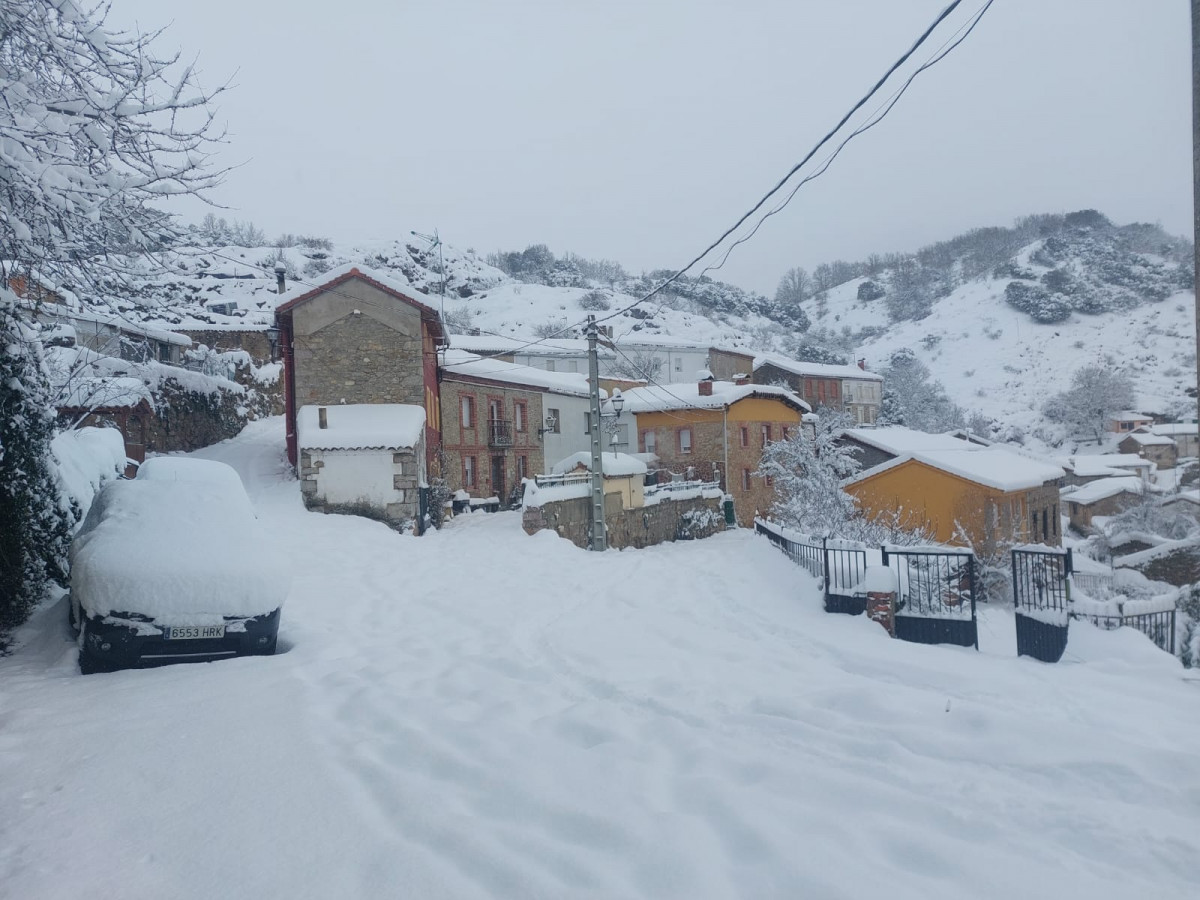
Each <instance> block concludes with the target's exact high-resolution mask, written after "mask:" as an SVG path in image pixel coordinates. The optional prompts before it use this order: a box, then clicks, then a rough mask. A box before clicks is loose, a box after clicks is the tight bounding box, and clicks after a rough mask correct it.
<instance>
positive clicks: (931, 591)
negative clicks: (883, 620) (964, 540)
mask: <svg viewBox="0 0 1200 900" xmlns="http://www.w3.org/2000/svg"><path fill="white" fill-rule="evenodd" d="M883 564H884V565H885V566H889V567H891V568H892V569H894V570H895V572H896V576H897V580H898V581H899V586H900V591H899V595H898V596H897V598H896V637H898V638H900V639H901V640H905V641H914V642H916V643H918V644H958V645H959V646H961V647H974V648H975V649H976V650H978V649H979V629H978V627H977V625H976V621H975V557H974V556H973V555H972V554H971V553H970V552H968V551H952V550H949V551H948V550H931V549H907V548H903V547H898V548H895V549H892V548H889V547H884V548H883Z"/></svg>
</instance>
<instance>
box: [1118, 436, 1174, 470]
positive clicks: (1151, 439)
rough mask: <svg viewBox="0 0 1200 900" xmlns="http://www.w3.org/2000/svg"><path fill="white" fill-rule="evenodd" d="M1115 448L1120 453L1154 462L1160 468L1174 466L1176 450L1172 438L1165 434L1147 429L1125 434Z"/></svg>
mask: <svg viewBox="0 0 1200 900" xmlns="http://www.w3.org/2000/svg"><path fill="white" fill-rule="evenodd" d="M1117 449H1118V450H1120V451H1121V452H1122V453H1129V454H1136V455H1138V456H1140V457H1142V458H1143V459H1147V460H1149V461H1150V462H1152V463H1154V464H1155V465H1156V466H1158V467H1159V468H1160V469H1173V468H1175V460H1176V458H1177V455H1178V451H1177V450H1176V448H1175V441H1174V439H1173V438H1171V437H1169V436H1168V435H1165V434H1153V433H1151V432H1150V430H1149V429H1144V430H1139V431H1135V432H1133V433H1132V434H1129V435H1126V437H1125V438H1124V440H1122V441H1121V443H1119V444H1117Z"/></svg>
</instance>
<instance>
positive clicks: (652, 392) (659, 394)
mask: <svg viewBox="0 0 1200 900" xmlns="http://www.w3.org/2000/svg"><path fill="white" fill-rule="evenodd" d="M706 384H711V385H712V394H711V395H703V394H701V393H700V385H699V382H695V381H681V382H676V383H674V384H669V385H665V386H664V385H657V384H652V385H647V386H646V387H640V388H630V389H629V390H627V391H625V392H624V397H625V411H626V412H631V413H651V412H665V411H666V410H672V409H721V408H723V407H726V406H730V405H732V404H734V403H737V402H738V401H739V400H743V399H745V398H746V397H758V398H760V399H770V400H780V401H782V402H784V403H787V404H788V405H789V406H792V407H795V408H796V409H798V410H800V411H801V412H812V408H811V407H810V406H809V405H808V404H807V403H805V402H804V401H803V400H801V399H800V398H799V397H798V396H796V395H795V394H794V393H792V392H791V391H789V390H788V389H787V388H781V387H774V386H772V385H766V384H734V383H733V382H732V381H711V382H706Z"/></svg>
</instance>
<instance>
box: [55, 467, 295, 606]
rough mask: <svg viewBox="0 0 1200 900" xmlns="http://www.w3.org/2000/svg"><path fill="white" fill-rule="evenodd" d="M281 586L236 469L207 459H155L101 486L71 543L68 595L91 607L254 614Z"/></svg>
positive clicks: (284, 580)
mask: <svg viewBox="0 0 1200 900" xmlns="http://www.w3.org/2000/svg"><path fill="white" fill-rule="evenodd" d="M288 586H289V583H288V573H287V569H286V567H285V565H284V562H283V557H282V555H281V553H280V550H279V548H278V546H277V544H276V543H275V541H274V539H273V538H272V536H270V535H269V534H267V532H266V531H265V529H263V528H262V527H261V525H260V524H259V522H258V520H257V519H256V518H255V517H254V510H253V507H252V506H251V505H250V500H249V498H247V496H246V491H245V489H244V488H243V487H242V484H241V479H240V478H239V477H238V474H237V473H236V472H235V471H234V470H233V469H232V468H230V467H229V466H226V465H224V464H223V463H217V462H212V461H207V460H195V459H185V458H170V457H156V458H154V459H151V460H148V461H147V462H146V463H145V464H144V465H143V466H142V468H141V469H140V470H139V472H138V477H137V478H135V479H134V480H132V481H115V482H111V483H109V484H107V485H106V486H105V487H104V489H103V491H101V493H100V495H99V496H98V497H97V498H96V500H95V502H94V503H93V504H92V509H91V510H90V511H89V513H88V517H87V520H86V521H85V522H84V526H83V528H81V529H80V532H79V534H78V536H77V537H76V539H75V542H74V544H73V545H72V547H71V593H72V595H73V596H74V597H75V598H77V599H78V601H79V603H80V605H81V606H82V607H83V609H84V610H86V611H87V612H88V613H90V614H92V615H99V616H104V615H111V614H113V613H121V612H125V613H139V614H142V615H146V616H149V617H151V618H153V619H154V620H155V621H156V622H158V623H159V624H185V623H187V622H188V621H190V620H192V619H194V617H195V616H197V615H221V616H252V615H261V614H263V613H267V612H271V611H272V610H274V609H277V608H278V607H279V606H281V605H282V604H283V601H284V599H285V598H286V596H287V592H288Z"/></svg>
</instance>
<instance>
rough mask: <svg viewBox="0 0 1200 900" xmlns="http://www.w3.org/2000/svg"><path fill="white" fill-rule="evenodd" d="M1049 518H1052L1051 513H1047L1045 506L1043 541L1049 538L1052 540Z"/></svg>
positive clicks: (1043, 511) (1043, 510)
mask: <svg viewBox="0 0 1200 900" xmlns="http://www.w3.org/2000/svg"><path fill="white" fill-rule="evenodd" d="M1049 518H1050V515H1049V513H1047V512H1046V510H1045V508H1043V509H1042V540H1043V541H1048V540H1050V522H1049Z"/></svg>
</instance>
